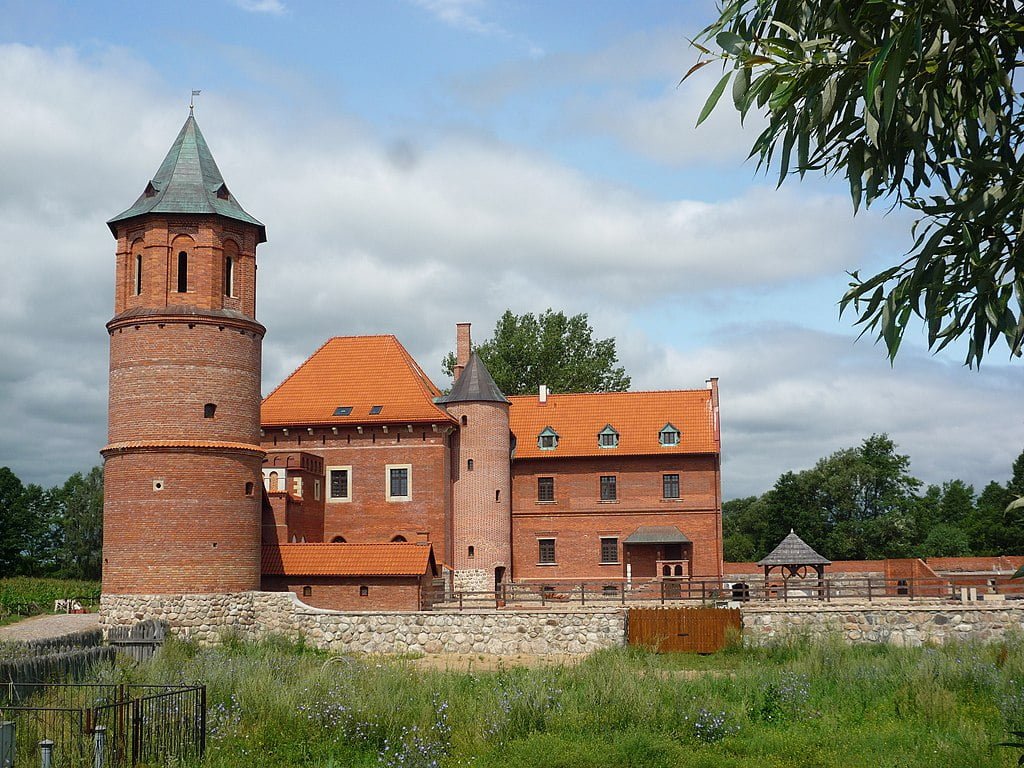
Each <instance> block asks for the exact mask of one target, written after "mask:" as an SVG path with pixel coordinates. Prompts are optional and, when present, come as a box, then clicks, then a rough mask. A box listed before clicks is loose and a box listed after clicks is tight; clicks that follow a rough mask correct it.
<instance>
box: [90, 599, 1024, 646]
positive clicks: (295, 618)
mask: <svg viewBox="0 0 1024 768" xmlns="http://www.w3.org/2000/svg"><path fill="white" fill-rule="evenodd" d="M742 611H743V635H744V642H746V643H751V644H756V645H765V644H772V643H777V642H786V641H789V640H792V639H794V638H795V637H810V638H812V639H813V638H839V639H841V640H843V641H845V642H847V643H854V644H856V643H890V644H893V645H906V646H915V645H920V644H922V643H944V642H948V641H951V640H967V639H976V640H981V641H994V640H998V639H1000V638H1003V637H1005V636H1007V635H1008V634H1014V633H1020V632H1021V631H1024V607H1018V606H1014V607H1007V605H1006V604H994V605H992V606H987V605H984V604H979V605H966V606H950V605H948V604H947V605H939V604H931V605H923V604H919V605H907V604H906V603H891V604H888V605H885V606H880V605H877V604H875V605H871V606H857V605H844V606H828V607H822V606H806V607H794V606H763V607H761V606H758V607H749V606H746V607H744V608H743V609H742ZM100 612H101V624H102V626H103V627H104V628H105V629H109V628H110V627H112V626H118V625H125V624H134V623H135V622H137V621H141V620H142V619H145V618H154V619H159V620H162V621H166V622H168V624H170V626H171V628H172V631H173V632H174V633H175V634H177V635H179V636H181V637H185V638H192V639H194V640H196V641H199V642H202V643H214V642H217V641H219V639H220V638H221V637H222V636H223V634H224V633H225V632H233V633H237V634H239V635H241V636H242V637H245V638H249V639H257V638H260V637H265V636H267V635H273V634H279V635H287V636H290V637H295V638H303V639H305V640H306V642H308V643H310V644H311V645H313V646H314V647H316V648H323V649H327V650H331V651H335V652H346V653H347V652H355V653H482V654H501V655H503V654H515V653H536V654H557V653H592V652H593V651H596V650H600V649H602V648H611V647H617V646H621V645H623V644H624V643H625V637H626V611H624V610H621V609H597V610H590V611H584V610H575V611H536V612H535V611H529V612H525V611H497V612H496V611H466V612H463V613H433V612H419V613H416V612H387V611H381V610H371V611H367V612H359V613H341V612H337V611H327V610H319V609H316V608H312V607H310V606H307V605H304V604H303V603H302V602H300V601H299V600H298V599H297V598H296V597H295V595H294V594H291V593H287V592H241V593H235V594H217V595H209V594H203V595H112V594H105V595H103V597H102V598H101V603H100Z"/></svg>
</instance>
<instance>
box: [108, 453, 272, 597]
mask: <svg viewBox="0 0 1024 768" xmlns="http://www.w3.org/2000/svg"><path fill="white" fill-rule="evenodd" d="M261 461H262V456H261V455H259V454H258V453H255V452H253V453H244V452H238V453H218V452H212V451H211V452H195V451H192V450H187V449H183V450H180V451H141V452H126V453H114V454H112V455H108V456H107V460H106V464H105V467H104V478H103V480H104V484H103V489H104V505H103V591H104V592H109V593H131V594H145V593H175V592H231V591H240V590H246V589H256V588H258V586H259V573H260V563H259V560H260V496H259V488H260V486H259V476H260V464H261ZM154 481H160V482H161V483H162V489H161V490H155V489H154V485H153V484H154ZM246 483H254V489H253V495H252V496H246V493H245V491H246Z"/></svg>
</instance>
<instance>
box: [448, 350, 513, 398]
mask: <svg viewBox="0 0 1024 768" xmlns="http://www.w3.org/2000/svg"><path fill="white" fill-rule="evenodd" d="M437 402H439V403H481V402H483V403H507V402H508V398H506V397H505V396H504V395H503V394H501V390H500V389H498V385H497V384H495V383H494V379H493V378H492V377H491V372H490V371H488V370H487V366H486V365H484V361H483V360H481V359H480V355H478V354H477V353H476V352H473V353H472V354H470V356H469V362H468V363H466V370H464V371H463V372H462V375H461V376H459V380H458V381H456V382H455V386H453V387H452V391H451V392H449V393H448V394H447V395H445V396H444V397H440V398H438V400H437Z"/></svg>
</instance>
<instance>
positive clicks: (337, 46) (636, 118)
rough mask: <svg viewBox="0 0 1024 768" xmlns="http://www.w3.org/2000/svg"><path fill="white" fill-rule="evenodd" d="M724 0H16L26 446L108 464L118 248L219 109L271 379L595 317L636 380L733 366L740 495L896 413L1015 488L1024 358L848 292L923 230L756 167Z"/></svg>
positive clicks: (46, 454)
mask: <svg viewBox="0 0 1024 768" xmlns="http://www.w3.org/2000/svg"><path fill="white" fill-rule="evenodd" d="M713 17H714V4H713V3H712V2H707V1H706V0H696V1H694V2H689V3H678V2H643V1H639V0H636V1H634V2H630V3H620V2H611V1H610V0H608V1H600V0H598V1H591V2H570V1H569V0H566V1H565V2H559V3H548V2H539V1H538V2H531V3H526V2H516V1H515V0H382V1H381V2H377V3H356V2H336V3H328V2H300V1H299V0H205V1H204V2H185V1H179V2H174V3H127V2H104V1H103V0H93V1H92V2H90V3H75V2H50V1H49V0H28V1H26V2H22V1H21V0H0V103H2V104H3V105H4V106H3V119H2V120H0V268H2V270H3V275H4V279H3V280H2V281H0V466H4V465H6V466H9V467H11V469H12V470H13V471H14V472H15V473H16V474H17V475H18V476H19V477H21V478H22V480H23V481H25V482H35V483H40V484H43V485H52V484H55V483H58V482H62V481H63V480H64V479H65V478H66V477H67V476H68V475H70V474H71V473H73V472H76V471H85V470H88V469H89V468H90V467H91V466H93V465H95V464H98V463H99V462H100V456H99V453H98V451H99V449H100V448H101V447H102V446H103V445H104V443H105V442H106V441H105V437H106V404H107V353H108V349H107V344H108V341H107V334H106V331H105V329H104V324H105V323H106V322H107V321H108V320H109V319H110V317H111V315H112V307H113V273H114V246H115V243H114V240H113V238H112V237H111V235H110V232H109V230H108V229H107V227H106V225H105V222H106V221H107V220H108V219H110V218H111V217H112V216H114V215H116V214H118V213H120V212H121V211H123V210H124V209H126V208H128V207H129V206H130V205H131V204H132V203H133V202H134V201H135V199H136V198H137V197H138V195H139V194H140V193H141V191H142V189H143V188H144V187H145V185H146V182H147V181H148V180H149V179H150V178H151V177H152V176H153V174H154V173H155V172H156V169H157V168H158V167H159V164H160V161H161V160H162V159H163V157H164V155H165V154H166V152H167V150H168V148H169V147H170V145H171V143H172V142H173V140H174V138H175V136H176V135H177V133H178V130H179V129H180V128H181V125H182V123H183V122H184V121H185V119H186V117H187V116H188V101H189V94H190V93H191V91H192V89H197V90H201V91H202V92H201V94H200V95H199V96H198V97H196V108H195V114H196V119H197V120H198V122H199V124H200V126H201V128H202V130H203V133H204V135H205V136H206V139H207V141H208V143H209V144H210V147H211V149H212V151H213V153H214V156H215V157H216V159H217V163H218V165H219V167H220V169H221V172H222V173H223V174H224V177H225V179H226V180H227V182H228V184H229V186H230V188H231V190H232V193H233V194H235V195H236V197H237V198H238V200H239V201H240V203H241V204H242V206H243V207H244V208H245V209H246V210H247V211H248V212H249V213H250V214H252V215H254V216H255V217H256V218H258V219H260V220H261V221H262V222H263V223H264V224H265V225H266V227H267V233H268V238H269V240H268V242H267V243H266V244H264V245H262V246H261V247H260V249H259V251H258V261H259V267H260V269H259V307H258V313H259V319H260V321H261V322H263V323H264V324H265V325H266V326H267V328H268V331H267V336H266V339H265V342H264V360H263V389H264V392H265V393H268V392H270V390H271V389H272V388H273V387H274V386H276V384H278V383H279V382H280V381H281V380H282V379H283V378H284V377H285V376H286V375H287V374H288V373H290V372H291V371H292V370H294V369H295V367H297V366H298V365H299V364H300V363H301V362H302V361H303V360H304V359H305V358H306V357H308V356H309V355H310V354H311V353H312V352H313V351H314V350H315V349H316V348H317V347H318V346H319V345H320V344H321V343H323V341H324V340H325V339H326V338H328V337H330V336H337V335H354V334H373V333H394V334H395V335H396V336H397V337H398V338H399V340H400V341H401V342H402V343H403V344H404V345H405V346H406V348H407V349H408V350H409V351H410V352H411V353H412V355H413V356H414V357H415V358H416V359H417V360H418V361H419V362H420V364H421V365H422V366H423V367H424V369H425V370H426V371H427V373H428V374H429V375H430V376H431V377H432V378H433V379H434V381H435V382H436V383H437V384H438V385H439V386H441V387H446V386H448V385H449V382H448V380H447V379H446V377H444V376H443V375H442V373H441V364H440V361H441V359H442V357H443V356H444V354H445V353H446V352H447V351H449V350H450V349H452V348H453V347H454V343H455V323H457V322H471V323H473V333H474V338H475V340H476V341H478V342H480V341H483V340H484V339H486V338H488V337H489V336H490V333H491V331H492V330H493V328H494V324H495V322H496V321H497V319H498V317H499V316H500V315H501V313H502V312H503V311H504V310H506V309H511V310H512V311H513V312H516V313H517V314H521V313H524V312H542V311H544V310H545V309H547V308H548V307H552V308H554V309H556V310H563V311H565V312H567V313H570V314H575V313H578V312H586V313H587V314H588V315H589V318H590V321H591V324H592V325H593V327H594V331H595V336H596V337H598V338H607V337H614V338H615V339H616V342H617V347H618V352H619V357H620V360H621V362H622V364H623V365H624V366H625V368H626V370H627V372H628V373H629V374H630V375H631V376H632V382H633V388H634V389H693V388H701V387H703V386H705V381H706V379H708V378H709V377H712V376H716V377H718V378H719V381H720V387H721V423H722V455H723V467H722V484H723V493H724V497H725V498H726V499H729V498H735V497H740V496H746V495H751V494H758V493H762V492H764V491H765V490H767V489H769V488H770V487H771V486H772V484H773V483H774V482H775V480H776V479H777V477H778V476H779V475H780V474H781V473H783V472H786V471H789V470H794V471H797V470H800V469H805V468H808V467H810V466H813V464H814V463H815V462H816V461H817V460H818V459H819V458H821V457H824V456H827V455H829V454H830V453H832V452H834V451H836V450H839V449H841V448H846V447H851V446H856V445H858V444H860V443H861V442H862V441H863V440H864V439H865V438H866V437H868V436H870V435H871V434H873V433H879V432H886V433H888V434H889V435H890V437H892V439H893V440H894V441H895V442H896V444H897V447H898V450H899V451H900V452H901V453H905V454H907V455H909V456H910V457H911V471H912V473H913V474H914V475H915V476H917V477H919V478H920V479H921V480H923V481H924V482H925V483H942V482H944V481H947V480H950V479H953V478H960V479H963V480H965V481H967V482H969V483H972V484H974V485H975V488H976V489H977V490H979V491H980V490H981V488H982V487H983V486H984V485H985V484H986V483H988V482H989V481H991V480H997V481H1000V482H1005V481H1006V480H1007V479H1008V478H1009V476H1010V465H1011V463H1012V462H1013V459H1014V458H1015V457H1016V456H1017V455H1018V454H1019V453H1020V452H1021V450H1022V449H1024V409H1021V407H1020V400H1021V398H1020V393H1021V391H1022V385H1024V363H1021V362H1020V361H1011V360H1010V359H1009V357H1008V355H1007V354H1006V353H1005V351H1004V350H1005V347H1003V348H999V347H997V348H995V350H994V351H993V353H991V354H990V356H989V357H988V358H987V359H986V362H985V363H984V364H983V366H982V367H981V369H980V370H970V369H968V368H966V367H964V366H963V365H962V359H963V357H964V353H965V348H964V347H963V345H959V346H955V347H954V348H951V349H949V350H947V351H944V352H943V353H942V354H940V355H932V354H931V353H929V352H928V350H927V348H926V344H925V343H924V329H923V327H922V326H921V325H920V324H917V325H914V326H912V327H911V329H910V330H909V331H908V333H907V337H906V339H905V341H904V345H903V348H902V349H901V351H900V354H899V357H898V358H897V360H896V362H895V364H894V365H890V363H889V360H888V358H887V356H886V354H885V350H884V347H882V346H881V345H878V344H875V343H874V342H873V340H872V339H871V338H868V337H864V338H861V339H860V340H859V341H858V339H857V337H858V335H859V329H858V328H855V327H854V326H853V324H852V318H851V317H849V316H846V317H842V318H840V317H839V312H838V306H837V301H838V299H839V297H840V296H841V295H842V293H843V292H844V290H845V289H846V287H847V284H848V282H849V275H848V274H847V272H848V271H852V270H861V271H862V273H865V274H866V273H873V272H872V270H878V269H880V268H881V267H883V266H887V265H889V264H891V263H895V262H896V260H898V259H899V258H900V256H901V255H902V254H903V253H905V252H906V251H907V249H908V248H909V247H910V244H911V243H910V239H909V238H910V235H909V226H910V221H911V220H910V219H909V218H908V217H907V216H906V215H904V214H902V213H901V212H899V211H896V212H887V210H885V206H884V205H878V206H876V208H878V209H879V210H875V209H872V210H869V211H863V210H862V211H861V212H860V213H858V214H857V215H856V216H854V214H853V212H852V208H851V205H850V199H849V195H848V192H847V190H846V187H845V184H844V182H843V180H842V179H839V180H835V179H821V178H811V177H810V176H808V177H807V178H805V179H804V180H803V181H800V180H798V179H797V178H791V179H789V180H787V181H786V182H785V183H784V184H783V185H782V187H781V188H779V189H776V187H775V179H774V178H766V177H764V176H763V175H759V174H758V173H757V169H756V165H755V163H753V162H752V161H748V160H747V159H746V158H747V154H748V152H749V148H750V145H751V144H752V142H753V140H754V137H755V136H756V134H757V131H758V125H759V123H758V119H757V118H752V119H748V122H747V125H746V126H745V127H742V126H740V124H739V120H738V117H737V115H736V113H735V112H734V111H732V110H731V109H730V108H728V105H727V104H726V103H725V101H724V100H723V104H722V105H720V107H719V108H718V110H716V112H715V113H714V114H713V115H712V117H711V118H710V119H709V120H708V121H707V122H705V123H704V124H703V125H701V126H700V127H699V128H695V122H696V118H697V115H698V114H699V111H700V108H701V106H702V105H703V103H704V100H705V98H706V96H707V94H708V93H709V92H710V90H711V87H712V85H713V83H714V81H715V79H716V77H717V76H718V73H717V72H714V71H711V70H714V69H715V67H705V68H704V69H703V70H701V71H700V72H699V73H698V75H697V76H695V77H694V78H691V79H690V80H688V81H687V82H686V83H683V84H682V85H680V84H679V80H680V77H681V76H682V74H683V73H685V72H686V70H687V69H689V67H690V66H691V65H692V64H693V63H694V62H695V61H696V52H695V50H694V49H693V48H691V47H690V46H689V44H688V42H687V40H688V39H689V38H691V37H693V36H694V35H695V34H696V33H697V32H698V31H699V30H700V29H701V28H702V27H703V26H704V25H705V24H707V23H709V22H710V21H711V20H712V19H713Z"/></svg>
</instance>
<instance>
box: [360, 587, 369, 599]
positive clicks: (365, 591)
mask: <svg viewBox="0 0 1024 768" xmlns="http://www.w3.org/2000/svg"><path fill="white" fill-rule="evenodd" d="M369 594H370V588H369V587H366V586H361V587H359V596H360V597H366V596H368V595H369Z"/></svg>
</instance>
